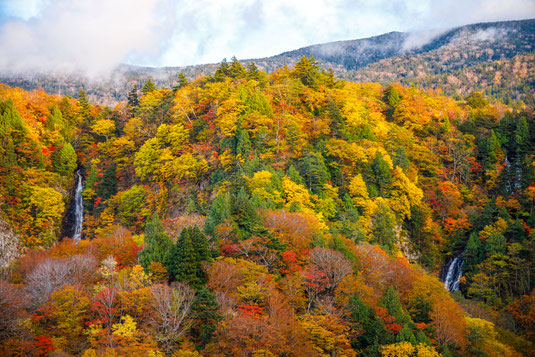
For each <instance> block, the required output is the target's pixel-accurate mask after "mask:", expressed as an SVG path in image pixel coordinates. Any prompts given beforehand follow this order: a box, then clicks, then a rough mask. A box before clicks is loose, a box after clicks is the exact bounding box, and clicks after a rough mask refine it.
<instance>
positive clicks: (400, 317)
mask: <svg viewBox="0 0 535 357" xmlns="http://www.w3.org/2000/svg"><path fill="white" fill-rule="evenodd" d="M380 302H381V305H383V306H384V307H385V308H386V309H387V310H388V313H389V314H390V315H392V316H394V317H395V318H396V323H398V324H399V325H404V324H407V323H409V322H412V320H411V318H410V316H409V314H408V313H407V312H406V311H405V310H404V309H403V306H401V301H400V300H399V296H398V294H397V293H396V291H395V290H394V288H393V287H392V286H389V287H388V289H386V291H385V293H384V295H383V296H382V297H381V299H380ZM413 337H414V335H413Z"/></svg>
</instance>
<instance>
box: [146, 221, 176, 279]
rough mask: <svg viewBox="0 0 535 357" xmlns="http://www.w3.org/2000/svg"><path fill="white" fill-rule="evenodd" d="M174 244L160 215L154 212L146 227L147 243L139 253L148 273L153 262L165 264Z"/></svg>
mask: <svg viewBox="0 0 535 357" xmlns="http://www.w3.org/2000/svg"><path fill="white" fill-rule="evenodd" d="M172 245H173V242H171V240H170V239H169V236H167V234H166V233H165V231H164V227H163V224H162V221H161V220H160V217H158V213H156V212H154V214H153V215H152V218H151V219H150V221H148V222H147V224H146V225H145V242H144V244H143V249H142V250H141V252H139V264H140V265H141V266H142V267H143V268H145V271H147V272H148V269H149V266H150V263H151V262H164V260H165V256H166V254H167V252H168V251H169V250H170V249H171V247H172Z"/></svg>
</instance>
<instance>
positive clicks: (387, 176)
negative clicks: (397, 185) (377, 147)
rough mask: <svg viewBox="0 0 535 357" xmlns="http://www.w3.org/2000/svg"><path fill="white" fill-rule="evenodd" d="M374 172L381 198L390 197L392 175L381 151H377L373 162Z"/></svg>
mask: <svg viewBox="0 0 535 357" xmlns="http://www.w3.org/2000/svg"><path fill="white" fill-rule="evenodd" d="M372 170H373V173H374V175H375V180H374V181H375V182H374V183H375V184H376V185H377V189H378V190H379V195H380V196H381V197H388V191H389V190H390V186H391V185H392V173H391V170H390V166H388V163H387V162H386V161H385V160H384V159H383V154H381V152H380V151H377V154H376V155H375V159H374V160H373V164H372Z"/></svg>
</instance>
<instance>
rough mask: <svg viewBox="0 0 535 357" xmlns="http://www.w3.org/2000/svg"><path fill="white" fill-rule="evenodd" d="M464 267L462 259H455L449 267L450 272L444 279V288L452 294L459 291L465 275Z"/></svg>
mask: <svg viewBox="0 0 535 357" xmlns="http://www.w3.org/2000/svg"><path fill="white" fill-rule="evenodd" d="M462 265H463V260H462V259H461V258H460V257H455V258H454V259H453V261H452V262H451V263H450V265H449V267H448V272H447V274H446V278H445V279H444V287H445V288H446V289H448V291H449V292H450V293H452V292H454V291H455V290H459V285H460V279H461V276H462V275H463V270H462Z"/></svg>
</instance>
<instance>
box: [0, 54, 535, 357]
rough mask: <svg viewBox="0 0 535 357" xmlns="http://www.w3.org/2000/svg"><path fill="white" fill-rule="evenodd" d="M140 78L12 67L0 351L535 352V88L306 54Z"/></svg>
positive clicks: (2, 100)
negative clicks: (168, 80) (48, 87)
mask: <svg viewBox="0 0 535 357" xmlns="http://www.w3.org/2000/svg"><path fill="white" fill-rule="evenodd" d="M127 98H128V101H125V102H121V103H120V104H118V105H117V106H116V107H115V108H113V109H110V108H107V107H103V106H95V105H92V104H90V103H89V101H88V100H87V97H86V94H85V92H84V90H83V89H81V90H80V91H79V95H78V98H77V99H72V98H69V97H61V96H56V95H48V94H46V93H44V92H43V91H34V92H26V91H24V90H22V89H18V88H12V87H8V86H5V85H2V86H0V141H1V145H0V209H1V211H0V223H1V225H0V228H1V230H0V247H4V248H3V249H2V255H1V258H2V259H1V263H2V278H1V279H0V311H2V315H3V316H2V318H0V354H1V355H6V356H9V355H35V356H45V355H58V356H68V355H81V356H86V357H89V356H123V355H129V356H164V355H172V356H201V355H202V356H305V355H306V356H357V355H363V356H440V355H442V356H474V355H486V356H521V355H526V356H529V355H533V348H534V346H533V343H532V342H530V341H533V338H534V337H535V335H534V331H535V325H534V324H535V322H534V321H535V319H534V312H535V290H533V287H534V285H535V259H534V258H535V231H534V230H533V228H534V227H535V212H534V211H533V206H534V204H535V177H534V170H535V167H534V154H535V151H534V150H535V147H534V146H535V115H534V113H533V108H532V107H529V106H518V105H517V106H514V107H509V106H506V105H504V104H497V103H494V102H492V101H491V102H489V101H488V99H487V98H485V96H483V95H482V94H481V93H478V92H472V93H470V94H469V95H467V96H464V97H462V98H461V99H457V100H456V99H453V98H451V97H447V96H444V95H442V94H441V92H440V91H434V90H429V91H423V90H420V89H417V88H415V87H406V86H402V85H400V84H392V85H389V86H386V87H385V86H382V85H380V84H376V83H366V84H357V83H351V82H346V81H343V80H339V79H337V78H335V77H334V76H333V74H332V73H331V72H328V71H325V70H323V69H321V67H320V65H319V64H318V63H317V62H315V61H314V60H313V59H310V58H306V57H303V58H302V59H301V60H300V61H299V62H298V63H296V64H295V66H293V67H292V68H288V67H283V68H281V69H278V70H276V71H275V72H273V73H271V74H267V73H266V72H263V71H259V70H258V69H257V68H256V66H255V65H254V64H249V65H248V66H247V67H243V66H242V65H241V64H240V62H238V61H237V60H235V61H232V62H231V63H226V62H224V63H222V64H221V65H220V66H219V67H218V68H217V70H216V71H215V74H214V75H213V76H206V77H202V78H199V79H197V80H195V81H193V82H188V80H186V78H184V77H181V78H180V81H179V82H178V84H176V85H175V87H174V89H173V90H170V89H160V88H157V86H155V85H154V84H153V82H152V81H151V80H149V81H147V82H146V83H144V85H143V87H142V88H141V89H140V90H138V89H137V87H134V88H129V92H128V93H127ZM76 169H79V170H80V172H81V174H82V176H83V185H84V190H83V204H84V222H83V239H82V240H80V241H79V242H76V241H74V240H73V239H70V238H68V237H65V233H67V232H70V230H69V229H68V227H65V226H68V225H69V222H68V220H67V221H66V218H65V217H66V216H68V213H69V211H70V210H72V207H71V201H72V196H73V190H74V185H75V182H74V181H75V173H74V172H75V170H76ZM15 257H16V259H15ZM454 257H461V258H462V260H463V261H464V264H463V265H462V270H463V275H462V277H461V278H460V280H459V290H458V291H456V292H454V293H453V294H452V295H451V294H450V292H449V291H447V290H446V289H445V288H444V285H443V283H442V282H440V281H439V280H438V276H439V271H440V270H441V268H442V267H443V265H444V264H445V263H447V262H449V261H451V260H452V258H454Z"/></svg>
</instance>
